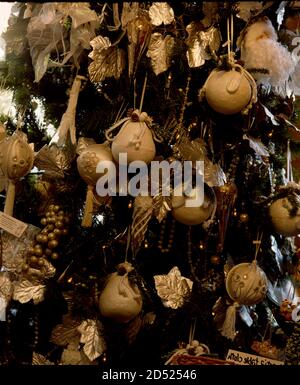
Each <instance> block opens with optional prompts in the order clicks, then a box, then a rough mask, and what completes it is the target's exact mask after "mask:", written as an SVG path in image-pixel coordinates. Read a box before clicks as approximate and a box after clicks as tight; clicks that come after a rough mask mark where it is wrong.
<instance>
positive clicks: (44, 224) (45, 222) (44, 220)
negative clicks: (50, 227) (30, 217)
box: [41, 218, 48, 226]
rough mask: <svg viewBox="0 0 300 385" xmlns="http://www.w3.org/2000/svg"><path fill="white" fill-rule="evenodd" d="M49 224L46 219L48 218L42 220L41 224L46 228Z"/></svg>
mask: <svg viewBox="0 0 300 385" xmlns="http://www.w3.org/2000/svg"><path fill="white" fill-rule="evenodd" d="M47 223H48V222H47V219H46V218H42V219H41V224H42V225H43V226H46V224H47Z"/></svg>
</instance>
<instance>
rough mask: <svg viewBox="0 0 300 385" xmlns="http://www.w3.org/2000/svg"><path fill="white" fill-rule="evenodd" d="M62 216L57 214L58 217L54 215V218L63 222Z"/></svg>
mask: <svg viewBox="0 0 300 385" xmlns="http://www.w3.org/2000/svg"><path fill="white" fill-rule="evenodd" d="M64 218H65V217H64V216H63V215H59V216H58V217H56V219H57V220H58V221H61V222H63V220H64Z"/></svg>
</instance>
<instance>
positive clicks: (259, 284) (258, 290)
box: [226, 261, 267, 305]
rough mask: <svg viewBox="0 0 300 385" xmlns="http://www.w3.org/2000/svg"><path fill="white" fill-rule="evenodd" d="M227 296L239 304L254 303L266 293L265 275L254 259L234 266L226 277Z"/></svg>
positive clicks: (259, 300)
mask: <svg viewBox="0 0 300 385" xmlns="http://www.w3.org/2000/svg"><path fill="white" fill-rule="evenodd" d="M226 290H227V293H228V295H229V297H230V298H231V299H232V300H233V301H235V302H237V303H238V304H239V305H255V304H257V303H259V302H261V301H262V300H263V299H264V298H265V296H266V293H267V277H266V274H265V273H264V271H263V270H262V269H261V268H260V267H259V266H258V265H257V263H256V262H255V261H254V262H252V263H240V264H238V265H236V266H234V267H233V268H232V269H231V270H230V271H229V273H228V276H227V278H226Z"/></svg>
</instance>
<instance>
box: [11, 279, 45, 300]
mask: <svg viewBox="0 0 300 385" xmlns="http://www.w3.org/2000/svg"><path fill="white" fill-rule="evenodd" d="M45 288H46V286H45V285H40V284H33V283H32V282H30V281H28V280H27V279H26V278H23V279H21V280H20V281H19V282H16V283H15V287H14V292H13V299H14V300H15V301H19V302H21V303H27V302H29V301H30V300H33V302H34V304H35V305H37V304H38V303H40V302H42V301H43V300H44V294H45Z"/></svg>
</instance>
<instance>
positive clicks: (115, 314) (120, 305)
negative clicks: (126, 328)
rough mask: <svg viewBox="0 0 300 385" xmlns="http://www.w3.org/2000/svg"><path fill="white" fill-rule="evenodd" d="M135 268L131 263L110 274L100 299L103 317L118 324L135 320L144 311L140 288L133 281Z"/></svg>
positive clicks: (122, 265) (119, 266)
mask: <svg viewBox="0 0 300 385" xmlns="http://www.w3.org/2000/svg"><path fill="white" fill-rule="evenodd" d="M133 270H134V267H133V266H132V265H131V264H130V263H129V262H124V263H121V264H119V265H118V266H117V271H116V272H114V273H112V274H110V276H108V278H107V282H106V284H105V287H104V289H103V291H102V292H101V294H100V297H99V310H100V313H101V315H102V316H103V317H106V318H110V319H112V320H113V321H115V322H118V323H127V322H129V321H131V320H133V319H134V318H135V317H136V316H137V315H138V314H139V313H140V312H141V310H142V306H143V299H142V295H141V292H140V290H139V288H138V286H137V285H136V284H135V283H134V282H132V281H131V279H130V275H129V274H130V273H131V272H133Z"/></svg>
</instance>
